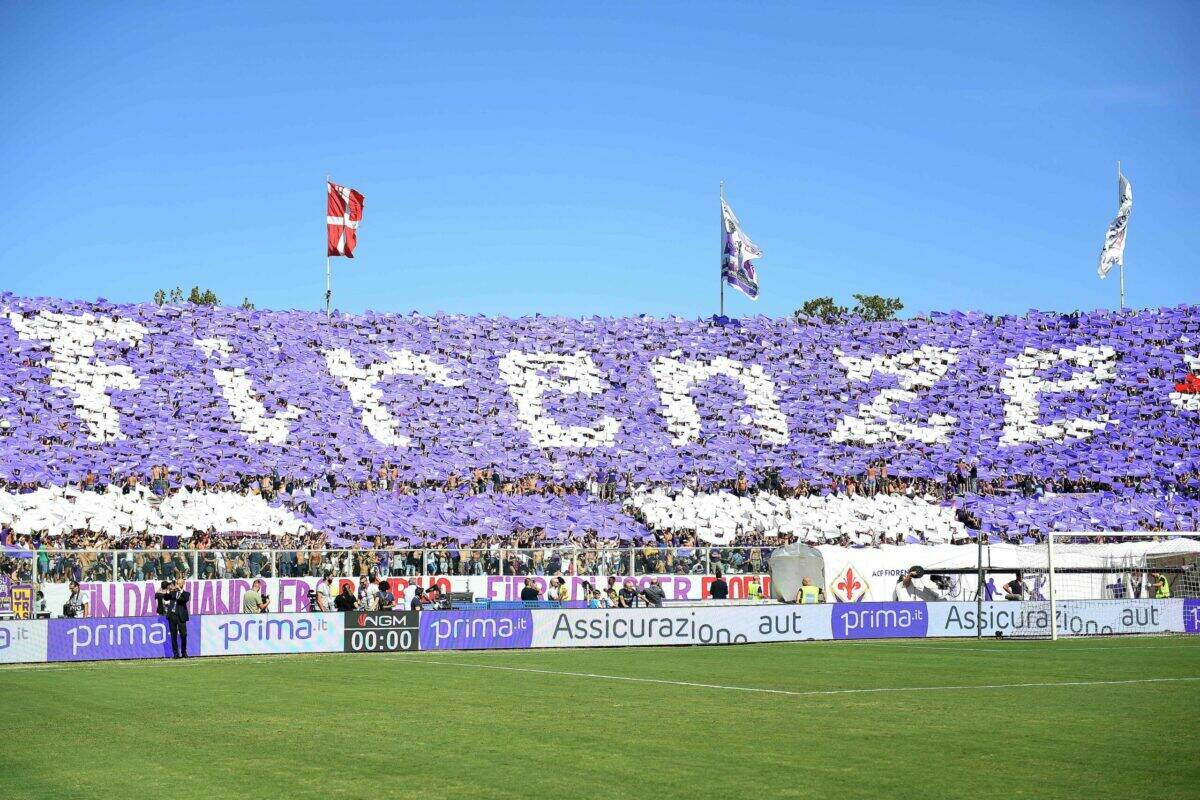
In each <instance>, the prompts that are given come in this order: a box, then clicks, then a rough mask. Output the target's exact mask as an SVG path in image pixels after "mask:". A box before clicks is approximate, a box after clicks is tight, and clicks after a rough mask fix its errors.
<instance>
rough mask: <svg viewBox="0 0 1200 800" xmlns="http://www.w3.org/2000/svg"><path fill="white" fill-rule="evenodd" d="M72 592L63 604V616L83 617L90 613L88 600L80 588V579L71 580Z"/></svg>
mask: <svg viewBox="0 0 1200 800" xmlns="http://www.w3.org/2000/svg"><path fill="white" fill-rule="evenodd" d="M70 589H71V594H70V596H69V597H68V598H67V602H66V603H65V604H64V605H63V616H64V617H70V618H71V619H81V618H83V617H86V616H87V615H88V601H87V598H86V597H84V595H83V592H82V591H80V589H79V581H71V583H70Z"/></svg>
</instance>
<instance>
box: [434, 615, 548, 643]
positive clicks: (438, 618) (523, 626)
mask: <svg viewBox="0 0 1200 800" xmlns="http://www.w3.org/2000/svg"><path fill="white" fill-rule="evenodd" d="M533 613H534V612H532V611H527V610H520V609H517V610H511V611H423V612H421V649H422V650H492V649H496V650H500V649H510V648H523V647H529V646H530V643H531V642H532V640H533Z"/></svg>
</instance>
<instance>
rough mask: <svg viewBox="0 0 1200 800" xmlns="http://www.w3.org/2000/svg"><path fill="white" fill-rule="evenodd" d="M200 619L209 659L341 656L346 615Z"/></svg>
mask: <svg viewBox="0 0 1200 800" xmlns="http://www.w3.org/2000/svg"><path fill="white" fill-rule="evenodd" d="M200 620H201V626H200V643H201V644H200V652H201V653H203V654H204V655H206V656H225V655H249V654H252V653H339V652H341V651H342V648H343V646H344V644H345V637H344V632H345V620H344V615H343V614H216V615H213V616H206V617H200Z"/></svg>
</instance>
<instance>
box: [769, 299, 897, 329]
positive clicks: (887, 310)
mask: <svg viewBox="0 0 1200 800" xmlns="http://www.w3.org/2000/svg"><path fill="white" fill-rule="evenodd" d="M854 301H855V302H854V307H853V308H846V307H845V306H839V305H838V304H837V303H835V302H834V301H833V298H832V297H814V298H813V299H812V300H809V301H808V302H806V303H805V304H804V305H802V306H800V308H798V309H796V310H795V311H794V312H792V316H794V317H795V318H796V321H797V322H812V321H813V320H820V321H821V322H842V321H844V320H846V319H848V318H850V317H858V318H859V319H862V320H865V321H867V322H882V321H883V320H888V319H895V318H896V314H898V313H899V312H900V311H901V310H902V309H903V308H904V303H901V302H900V298H899V297H881V296H880V295H877V294H856V295H854Z"/></svg>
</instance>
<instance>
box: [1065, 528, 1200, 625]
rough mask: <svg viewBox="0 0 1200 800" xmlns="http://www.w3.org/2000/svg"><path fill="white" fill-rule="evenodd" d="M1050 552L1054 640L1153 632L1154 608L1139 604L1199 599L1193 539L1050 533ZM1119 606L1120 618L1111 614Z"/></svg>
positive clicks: (1199, 549)
mask: <svg viewBox="0 0 1200 800" xmlns="http://www.w3.org/2000/svg"><path fill="white" fill-rule="evenodd" d="M1045 553H1046V569H1045V578H1046V581H1045V584H1046V603H1047V605H1048V611H1049V618H1050V619H1049V621H1050V639H1051V640H1057V639H1058V638H1059V637H1060V636H1061V635H1070V636H1090V635H1112V634H1118V635H1119V634H1134V633H1143V632H1151V631H1152V630H1153V627H1154V626H1153V625H1152V624H1151V623H1150V619H1151V615H1152V612H1153V604H1152V603H1149V602H1147V603H1142V605H1143V606H1145V608H1142V609H1139V608H1138V607H1137V604H1138V603H1140V602H1141V601H1156V600H1167V599H1177V598H1195V597H1200V534H1197V533H1194V532H1169V531H1136V532H1134V531H1120V532H1113V531H1109V532H1103V533H1096V532H1065V533H1064V532H1050V533H1047V534H1046V541H1045ZM1118 607H1119V608H1120V609H1121V611H1120V613H1119V614H1116V613H1111V614H1105V610H1106V609H1108V610H1115V609H1117V608H1118ZM1075 611H1085V612H1090V613H1087V614H1082V615H1077V614H1074V613H1073V612H1075ZM1080 620H1085V621H1082V622H1081V621H1080ZM1096 620H1102V621H1104V622H1105V623H1106V624H1101V623H1100V622H1096ZM1092 625H1094V626H1095V628H1093V627H1092ZM1147 629H1149V630H1147Z"/></svg>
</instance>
